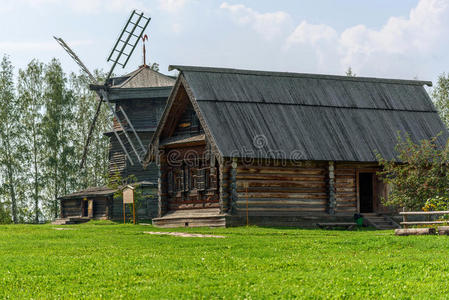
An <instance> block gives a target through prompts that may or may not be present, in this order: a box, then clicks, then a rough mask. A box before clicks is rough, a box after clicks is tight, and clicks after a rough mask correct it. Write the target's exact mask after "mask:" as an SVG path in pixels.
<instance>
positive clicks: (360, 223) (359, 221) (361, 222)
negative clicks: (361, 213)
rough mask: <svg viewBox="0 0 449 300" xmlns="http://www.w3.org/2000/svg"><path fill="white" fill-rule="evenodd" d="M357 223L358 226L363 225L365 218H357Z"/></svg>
mask: <svg viewBox="0 0 449 300" xmlns="http://www.w3.org/2000/svg"><path fill="white" fill-rule="evenodd" d="M355 223H356V224H357V225H358V226H362V225H363V218H358V219H357V220H355Z"/></svg>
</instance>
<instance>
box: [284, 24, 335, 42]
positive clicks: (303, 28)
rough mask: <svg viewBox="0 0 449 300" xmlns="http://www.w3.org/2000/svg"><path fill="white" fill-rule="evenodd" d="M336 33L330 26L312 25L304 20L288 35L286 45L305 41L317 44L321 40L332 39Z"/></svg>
mask: <svg viewBox="0 0 449 300" xmlns="http://www.w3.org/2000/svg"><path fill="white" fill-rule="evenodd" d="M337 36H338V34H337V32H336V31H335V29H333V28H332V27H330V26H327V25H324V24H319V25H313V24H309V23H307V22H306V21H302V23H301V24H299V26H298V27H296V28H295V30H294V31H293V32H292V33H291V34H290V35H289V36H288V38H287V45H292V44H296V43H307V44H311V45H317V44H318V43H321V42H330V41H334V40H335V39H336V38H337Z"/></svg>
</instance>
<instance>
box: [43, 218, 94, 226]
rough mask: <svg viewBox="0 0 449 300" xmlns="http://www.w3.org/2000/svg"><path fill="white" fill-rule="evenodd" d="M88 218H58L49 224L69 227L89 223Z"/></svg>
mask: <svg viewBox="0 0 449 300" xmlns="http://www.w3.org/2000/svg"><path fill="white" fill-rule="evenodd" d="M90 220H91V219H90V218H86V217H67V218H59V219H56V220H54V221H53V222H51V224H52V225H71V224H80V223H85V222H88V221H90Z"/></svg>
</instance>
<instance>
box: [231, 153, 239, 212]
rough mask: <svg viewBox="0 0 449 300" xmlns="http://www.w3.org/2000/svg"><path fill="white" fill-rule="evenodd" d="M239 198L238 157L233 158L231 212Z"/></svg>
mask: <svg viewBox="0 0 449 300" xmlns="http://www.w3.org/2000/svg"><path fill="white" fill-rule="evenodd" d="M237 200H238V194H237V158H233V159H232V163H231V208H230V210H231V212H233V210H234V209H235V206H236V202H237Z"/></svg>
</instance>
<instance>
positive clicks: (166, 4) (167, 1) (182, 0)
mask: <svg viewBox="0 0 449 300" xmlns="http://www.w3.org/2000/svg"><path fill="white" fill-rule="evenodd" d="M188 2H190V1H189V0H159V9H161V10H165V11H168V12H170V13H174V12H178V11H179V10H180V9H182V8H183V7H184V6H185V5H186V4H187V3H188Z"/></svg>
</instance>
